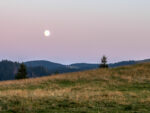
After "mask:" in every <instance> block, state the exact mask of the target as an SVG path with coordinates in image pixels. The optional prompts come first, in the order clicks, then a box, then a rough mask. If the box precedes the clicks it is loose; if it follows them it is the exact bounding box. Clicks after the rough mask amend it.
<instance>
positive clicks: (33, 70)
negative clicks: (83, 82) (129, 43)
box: [0, 59, 150, 80]
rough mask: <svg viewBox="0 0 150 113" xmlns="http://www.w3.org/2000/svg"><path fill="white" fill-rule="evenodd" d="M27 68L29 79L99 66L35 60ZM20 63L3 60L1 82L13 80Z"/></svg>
mask: <svg viewBox="0 0 150 113" xmlns="http://www.w3.org/2000/svg"><path fill="white" fill-rule="evenodd" d="M144 62H150V59H145V60H137V61H135V60H131V61H121V62H117V63H111V64H109V67H110V68H114V67H119V66H126V65H133V64H137V63H144ZM24 64H25V65H26V66H27V71H28V77H40V76H47V75H51V74H56V73H67V72H77V71H84V70H90V69H96V68H98V67H99V64H89V63H74V64H70V65H63V64H59V63H54V62H50V61H46V60H35V61H28V62H24ZM19 65H20V63H17V62H12V61H8V60H3V61H1V62H0V80H13V79H14V77H15V74H16V73H17V70H18V68H19Z"/></svg>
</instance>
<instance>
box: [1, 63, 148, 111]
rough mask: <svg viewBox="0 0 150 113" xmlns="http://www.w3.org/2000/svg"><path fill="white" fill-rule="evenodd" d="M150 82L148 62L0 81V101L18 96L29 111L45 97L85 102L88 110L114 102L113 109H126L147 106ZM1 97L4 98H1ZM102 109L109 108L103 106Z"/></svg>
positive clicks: (10, 100)
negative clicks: (141, 105)
mask: <svg viewBox="0 0 150 113" xmlns="http://www.w3.org/2000/svg"><path fill="white" fill-rule="evenodd" d="M149 83H150V63H145V64H137V65H134V66H126V67H120V68H114V69H96V70H90V71H84V72H76V73H68V74H61V75H53V76H47V77H41V78H31V79H25V80H14V81H3V82H0V100H1V101H3V102H4V103H6V104H7V101H8V102H12V101H16V100H13V98H16V97H17V98H18V99H22V101H21V103H22V105H24V104H26V105H28V106H30V110H31V111H32V112H33V111H34V108H32V103H34V102H37V100H40V102H41V103H42V102H43V104H44V100H45V99H49V101H52V100H54V99H55V100H57V101H60V100H64V102H66V100H67V101H70V102H76V103H78V105H80V104H79V103H84V104H83V106H89V107H91V110H92V109H93V108H94V109H95V110H96V111H95V112H97V113H98V112H100V111H99V110H97V109H98V107H97V104H98V105H103V104H104V105H103V106H105V105H107V106H108V105H110V106H111V105H116V107H114V109H116V110H117V109H120V110H121V109H123V107H125V106H127V108H125V109H131V110H132V107H133V106H132V105H133V104H137V106H139V105H140V104H144V105H145V106H148V105H150V89H149V88H150V86H149ZM3 98H5V99H6V100H5V101H4V100H3ZM30 100H34V102H33V101H31V102H30ZM1 101H0V109H4V108H2V107H1ZM18 101H19V100H18ZM57 101H54V102H53V104H52V105H55V106H57V104H58V103H59V102H58V103H57ZM25 102H26V103H25ZM88 103H89V104H88ZM34 104H38V102H37V103H34ZM68 104H69V103H68ZM64 105H66V103H65V104H64ZM37 106H38V105H37ZM45 106H46V105H45ZM68 106H69V105H68ZM107 106H106V107H107ZM117 106H121V107H117ZM128 106H129V107H128ZM130 107H131V108H130ZM10 109H11V108H10ZM43 109H46V108H43ZM57 109H58V108H57ZM87 109H89V108H87ZM94 109H93V110H94ZM140 109H142V108H140ZM89 110H90V109H89ZM93 110H92V111H93ZM103 110H109V109H105V107H104V108H103ZM145 110H147V107H146V108H145ZM79 111H80V109H79ZM110 111H111V110H110ZM22 112H23V111H22ZM25 113H26V112H25Z"/></svg>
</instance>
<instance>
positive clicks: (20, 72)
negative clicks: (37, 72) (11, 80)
mask: <svg viewBox="0 0 150 113" xmlns="http://www.w3.org/2000/svg"><path fill="white" fill-rule="evenodd" d="M25 78H27V70H26V66H25V65H24V64H23V63H22V64H20V68H19V69H18V72H17V74H16V76H15V79H25Z"/></svg>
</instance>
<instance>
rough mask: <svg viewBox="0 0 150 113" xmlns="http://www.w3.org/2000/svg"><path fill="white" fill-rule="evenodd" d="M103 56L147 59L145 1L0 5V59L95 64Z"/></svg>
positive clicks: (149, 9) (35, 0) (23, 0)
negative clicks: (46, 33)
mask: <svg viewBox="0 0 150 113" xmlns="http://www.w3.org/2000/svg"><path fill="white" fill-rule="evenodd" d="M45 29H50V30H51V33H52V35H51V37H44V34H43V32H44V30H45ZM103 54H105V55H106V56H108V59H109V60H108V61H109V62H117V61H121V60H132V59H134V60H137V59H146V58H150V0H1V1H0V59H9V60H13V61H28V60H37V59H44V60H50V61H54V62H59V63H65V64H68V63H73V62H89V63H99V62H100V58H101V56H102V55H103Z"/></svg>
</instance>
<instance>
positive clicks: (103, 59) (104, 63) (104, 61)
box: [99, 56, 108, 68]
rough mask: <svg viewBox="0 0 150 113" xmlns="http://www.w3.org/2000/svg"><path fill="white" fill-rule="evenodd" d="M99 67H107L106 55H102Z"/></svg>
mask: <svg viewBox="0 0 150 113" xmlns="http://www.w3.org/2000/svg"><path fill="white" fill-rule="evenodd" d="M99 68H108V64H107V57H106V56H103V57H102V58H101V64H100V65H99Z"/></svg>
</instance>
